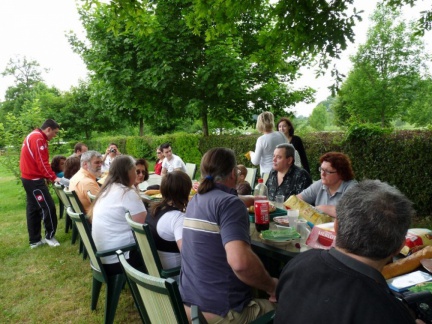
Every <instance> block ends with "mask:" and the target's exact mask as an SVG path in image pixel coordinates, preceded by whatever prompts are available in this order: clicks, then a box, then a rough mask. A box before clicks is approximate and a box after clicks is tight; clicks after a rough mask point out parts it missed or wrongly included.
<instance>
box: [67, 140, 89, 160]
mask: <svg viewBox="0 0 432 324" xmlns="http://www.w3.org/2000/svg"><path fill="white" fill-rule="evenodd" d="M87 151H88V147H87V145H85V144H84V143H81V142H79V143H76V144H75V146H74V153H73V154H72V155H71V156H70V157H75V156H79V157H80V156H81V154H83V153H84V152H87Z"/></svg>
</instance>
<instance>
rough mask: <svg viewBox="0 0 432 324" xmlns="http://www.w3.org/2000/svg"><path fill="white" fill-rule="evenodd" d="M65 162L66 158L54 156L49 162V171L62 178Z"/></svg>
mask: <svg viewBox="0 0 432 324" xmlns="http://www.w3.org/2000/svg"><path fill="white" fill-rule="evenodd" d="M65 161H66V156H63V155H56V156H54V157H53V159H52V161H51V169H52V170H53V171H54V173H55V174H56V176H57V177H59V178H63V176H64V174H63V171H64V164H65Z"/></svg>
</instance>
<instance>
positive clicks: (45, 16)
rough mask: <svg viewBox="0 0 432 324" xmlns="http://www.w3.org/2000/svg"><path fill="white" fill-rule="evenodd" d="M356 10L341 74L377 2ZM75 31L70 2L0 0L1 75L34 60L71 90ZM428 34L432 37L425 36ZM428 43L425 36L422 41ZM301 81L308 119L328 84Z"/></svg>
mask: <svg viewBox="0 0 432 324" xmlns="http://www.w3.org/2000/svg"><path fill="white" fill-rule="evenodd" d="M418 2H419V6H422V7H426V5H425V2H428V3H429V4H428V7H429V8H430V6H431V5H430V0H419V1H418ZM354 3H355V6H356V8H357V9H358V10H364V13H363V14H362V17H363V21H362V22H360V23H358V24H357V26H356V27H355V35H356V36H355V39H356V41H355V44H351V45H350V46H349V48H348V50H347V51H346V52H345V53H344V54H343V58H342V59H341V60H340V61H338V62H335V63H336V65H337V67H338V68H339V70H340V72H342V73H347V72H348V71H349V69H350V67H351V64H350V62H349V59H348V57H349V55H352V54H354V53H355V52H356V50H357V48H358V44H361V43H364V42H365V40H366V31H367V28H368V25H369V19H368V17H369V16H370V14H371V13H372V11H373V10H374V8H375V5H376V3H377V1H376V0H355V1H354ZM419 11H420V10H419V9H416V10H407V11H406V16H407V18H410V19H412V18H413V17H415V14H414V13H418V12H419ZM69 30H73V31H74V32H75V33H77V34H78V35H79V36H81V38H82V37H83V35H84V33H83V28H82V26H81V23H80V21H79V17H78V13H77V10H76V5H75V1H74V0H0V46H1V47H0V72H3V71H4V69H5V67H6V65H7V63H8V62H9V59H11V58H14V57H16V56H20V57H24V56H26V57H27V59H31V60H36V61H37V62H39V63H40V65H41V67H43V68H48V69H49V70H50V71H49V73H47V74H44V75H43V78H44V80H45V82H46V83H47V84H48V85H49V86H55V87H57V88H58V89H60V90H62V91H66V90H69V89H70V87H71V86H75V85H77V84H78V80H79V79H85V77H86V74H87V70H86V67H85V65H84V63H83V61H82V60H81V58H80V57H79V56H78V55H77V54H75V53H73V51H72V49H71V47H70V45H69V43H68V41H67V39H66V37H65V33H66V32H67V31H69ZM429 36H430V33H429ZM426 39H427V38H426ZM304 74H305V77H303V78H302V79H301V80H300V81H299V82H297V83H296V86H302V85H309V86H311V87H313V88H315V89H316V90H317V91H318V92H317V95H316V102H315V103H313V104H309V105H306V104H299V105H297V106H296V107H295V112H296V115H304V116H308V115H309V114H310V113H311V112H312V110H313V108H314V107H315V106H316V105H317V103H319V102H320V101H322V100H325V99H326V98H327V97H328V96H329V95H330V91H329V90H328V89H327V87H329V86H330V85H331V84H332V80H331V78H330V75H327V76H325V77H323V78H320V79H319V80H316V79H315V77H314V75H315V74H314V72H313V70H310V71H306V70H305V71H304ZM11 85H13V78H6V77H2V76H0V100H4V94H5V91H6V89H7V87H9V86H11Z"/></svg>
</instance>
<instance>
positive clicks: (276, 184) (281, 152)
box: [266, 143, 312, 201]
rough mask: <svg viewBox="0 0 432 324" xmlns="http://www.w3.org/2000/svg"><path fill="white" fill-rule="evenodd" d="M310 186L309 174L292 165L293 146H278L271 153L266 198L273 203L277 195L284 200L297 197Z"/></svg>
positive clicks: (285, 144)
mask: <svg viewBox="0 0 432 324" xmlns="http://www.w3.org/2000/svg"><path fill="white" fill-rule="evenodd" d="M311 184H312V179H311V177H310V175H309V173H308V172H307V171H306V170H305V169H302V168H300V167H298V166H296V165H295V164H294V146H292V145H291V144H287V143H284V144H279V145H277V146H276V148H275V150H274V153H273V169H272V170H271V171H270V174H269V177H268V179H267V182H266V186H267V188H268V198H269V200H270V201H275V199H276V196H277V195H283V196H284V198H285V199H284V200H286V199H288V198H289V197H290V196H291V195H297V194H299V193H300V192H302V191H303V190H304V189H306V188H307V187H309V186H310V185H311Z"/></svg>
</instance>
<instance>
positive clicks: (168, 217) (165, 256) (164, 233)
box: [156, 210, 184, 269]
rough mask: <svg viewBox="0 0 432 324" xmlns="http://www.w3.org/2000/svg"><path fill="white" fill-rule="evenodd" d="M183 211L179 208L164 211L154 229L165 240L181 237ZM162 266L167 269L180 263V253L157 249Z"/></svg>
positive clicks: (179, 238)
mask: <svg viewBox="0 0 432 324" xmlns="http://www.w3.org/2000/svg"><path fill="white" fill-rule="evenodd" d="M183 221H184V213H183V212H181V211H179V210H172V211H169V212H166V213H165V214H164V215H163V216H162V217H161V219H159V222H158V224H157V227H156V230H157V232H158V234H159V236H160V237H161V238H163V239H164V240H165V241H171V242H172V241H174V242H177V241H178V240H181V239H182V235H183ZM158 253H159V258H160V260H161V263H162V268H164V269H169V268H174V267H178V266H179V265H180V261H181V257H180V253H173V252H164V251H158Z"/></svg>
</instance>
